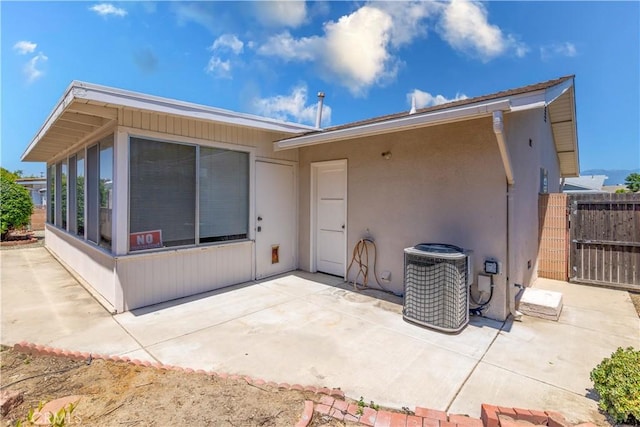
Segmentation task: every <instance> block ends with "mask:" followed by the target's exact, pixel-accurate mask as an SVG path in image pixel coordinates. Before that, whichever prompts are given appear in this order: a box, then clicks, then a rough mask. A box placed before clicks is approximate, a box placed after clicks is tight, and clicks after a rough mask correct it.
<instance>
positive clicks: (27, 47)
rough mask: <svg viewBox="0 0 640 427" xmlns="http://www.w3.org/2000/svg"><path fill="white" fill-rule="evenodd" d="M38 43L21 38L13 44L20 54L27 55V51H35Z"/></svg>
mask: <svg viewBox="0 0 640 427" xmlns="http://www.w3.org/2000/svg"><path fill="white" fill-rule="evenodd" d="M36 47H38V45H37V44H36V43H32V42H30V41H26V40H20V41H19V42H18V43H16V44H14V45H13V48H14V49H15V50H17V51H18V53H19V54H20V55H26V54H27V53H33V51H35V50H36Z"/></svg>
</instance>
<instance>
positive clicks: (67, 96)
mask: <svg viewBox="0 0 640 427" xmlns="http://www.w3.org/2000/svg"><path fill="white" fill-rule="evenodd" d="M78 102H80V103H85V104H84V105H87V106H88V105H90V104H97V105H103V106H105V107H106V108H107V109H112V110H114V111H115V110H116V109H122V108H124V109H133V110H143V111H149V112H153V113H159V114H168V115H174V116H180V117H184V118H190V119H196V120H206V121H213V122H219V123H223V124H228V125H233V126H244V127H252V128H257V129H262V130H266V131H273V132H282V133H288V134H294V135H295V134H300V133H303V132H309V131H311V130H313V129H315V128H314V127H311V126H307V125H302V124H298V123H290V122H285V121H279V120H275V119H270V118H266V117H260V116H255V115H250V114H243V113H236V112H233V111H229V110H224V109H220V108H214V107H208V106H204V105H199V104H193V103H188V102H182V101H177V100H171V99H167V98H161V97H157V96H152V95H146V94H141V93H137V92H130V91H125V90H121V89H116V88H110V87H106V86H100V85H95V84H91V83H85V82H79V81H75V80H74V81H72V82H71V84H70V85H69V86H68V87H67V89H66V90H65V92H64V94H63V95H62V97H61V98H60V99H59V101H58V102H57V103H56V105H55V107H54V108H53V110H52V111H51V113H50V114H49V116H48V117H47V119H46V120H45V121H44V123H43V125H42V126H41V127H40V129H39V130H38V132H37V133H36V135H35V136H34V137H33V139H32V140H31V142H30V143H29V145H28V146H27V148H26V149H25V151H24V153H23V154H22V156H21V160H22V161H33V162H40V161H45V160H42V159H43V153H44V152H43V151H42V150H38V149H37V147H38V146H39V144H42V143H45V144H46V140H45V141H43V139H45V137H46V136H47V135H48V133H49V132H50V131H51V130H52V127H53V126H54V125H55V123H56V121H57V120H58V119H59V118H60V117H61V116H62V115H63V114H64V113H65V112H67V111H68V110H69V108H70V106H71V105H72V104H73V105H78ZM74 103H75V104H74ZM86 108H88V107H86ZM92 108H93V107H92ZM116 117H117V115H116ZM45 152H46V150H45Z"/></svg>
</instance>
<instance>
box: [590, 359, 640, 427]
mask: <svg viewBox="0 0 640 427" xmlns="http://www.w3.org/2000/svg"><path fill="white" fill-rule="evenodd" d="M590 377H591V381H593V384H594V388H595V390H596V391H597V392H598V394H599V395H600V402H599V403H598V405H599V406H600V409H602V410H603V411H605V412H606V413H607V414H609V415H610V416H611V417H612V418H613V419H614V421H615V422H617V423H625V422H626V423H629V424H637V423H638V422H640V350H634V349H633V347H628V348H627V349H624V350H623V349H622V347H619V348H618V349H617V350H616V351H615V352H614V353H613V354H612V355H611V357H607V358H605V359H604V360H603V361H602V362H600V364H599V365H598V366H596V367H595V369H593V371H591V375H590Z"/></svg>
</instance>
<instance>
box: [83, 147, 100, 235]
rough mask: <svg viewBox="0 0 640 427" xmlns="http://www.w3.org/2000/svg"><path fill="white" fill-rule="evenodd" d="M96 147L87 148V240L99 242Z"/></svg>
mask: <svg viewBox="0 0 640 427" xmlns="http://www.w3.org/2000/svg"><path fill="white" fill-rule="evenodd" d="M98 177H99V175H98V145H93V146H91V147H89V148H87V180H86V185H87V200H86V205H85V208H86V210H87V216H86V218H87V222H86V227H87V240H90V241H92V242H93V243H98V242H99V237H100V236H99V230H98Z"/></svg>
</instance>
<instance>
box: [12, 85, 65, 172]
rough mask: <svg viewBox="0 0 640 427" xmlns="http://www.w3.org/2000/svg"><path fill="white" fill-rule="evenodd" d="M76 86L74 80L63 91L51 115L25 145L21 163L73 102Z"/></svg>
mask: <svg viewBox="0 0 640 427" xmlns="http://www.w3.org/2000/svg"><path fill="white" fill-rule="evenodd" d="M76 84H77V82H76V81H75V80H74V81H72V82H71V84H70V85H69V86H67V89H66V90H65V91H64V94H63V95H62V96H61V97H60V99H59V100H58V102H57V103H56V106H55V107H54V109H53V110H52V111H51V113H49V116H48V117H47V119H46V120H45V121H44V123H43V124H42V126H41V127H40V129H39V130H38V132H37V133H36V134H35V135H34V137H33V138H32V139H31V142H30V143H29V145H27V148H26V149H25V150H24V152H23V153H22V156H21V157H20V160H21V161H25V158H26V157H27V156H28V155H29V153H30V152H31V150H33V149H34V148H35V146H36V144H37V143H38V141H40V140H41V139H42V137H43V136H44V135H45V134H46V133H47V131H48V130H49V128H50V127H51V125H53V123H54V122H55V121H56V120H57V119H58V117H60V116H61V115H62V113H64V111H65V109H66V108H67V107H68V106H69V105H70V104H71V103H72V102H73V98H74V96H73V87H74V86H75V85H76Z"/></svg>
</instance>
